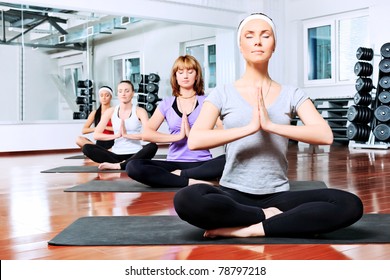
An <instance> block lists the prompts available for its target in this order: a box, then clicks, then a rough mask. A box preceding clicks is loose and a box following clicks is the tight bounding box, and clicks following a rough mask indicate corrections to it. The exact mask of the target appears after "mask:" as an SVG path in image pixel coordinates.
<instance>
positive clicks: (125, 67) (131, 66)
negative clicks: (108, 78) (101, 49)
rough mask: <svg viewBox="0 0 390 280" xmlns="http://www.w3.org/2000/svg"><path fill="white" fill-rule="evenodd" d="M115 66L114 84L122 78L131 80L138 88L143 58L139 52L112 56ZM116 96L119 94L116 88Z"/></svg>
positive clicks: (135, 87)
mask: <svg viewBox="0 0 390 280" xmlns="http://www.w3.org/2000/svg"><path fill="white" fill-rule="evenodd" d="M112 66H113V86H114V88H116V86H117V85H118V84H119V82H120V81H122V80H130V81H131V82H132V83H133V85H134V90H135V91H137V90H138V83H139V77H140V74H141V59H140V55H139V53H132V54H126V55H121V56H116V57H113V58H112ZM114 96H117V93H116V90H114Z"/></svg>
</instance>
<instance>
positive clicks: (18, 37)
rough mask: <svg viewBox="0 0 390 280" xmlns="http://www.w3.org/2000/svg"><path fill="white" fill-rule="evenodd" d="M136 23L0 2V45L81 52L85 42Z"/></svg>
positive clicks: (126, 18)
mask: <svg viewBox="0 0 390 280" xmlns="http://www.w3.org/2000/svg"><path fill="white" fill-rule="evenodd" d="M137 21H140V20H139V19H135V18H131V17H124V16H121V17H113V16H108V15H99V14H96V13H86V12H79V11H74V10H63V9H55V8H47V7H39V6H30V5H19V4H11V3H5V2H0V35H1V36H0V44H8V45H14V44H24V45H26V46H32V47H44V48H55V49H76V50H85V48H86V44H87V39H88V38H91V37H93V38H94V39H97V38H100V37H102V36H107V35H110V34H112V33H113V32H120V31H121V30H126V29H127V27H126V25H128V24H130V23H135V22H137Z"/></svg>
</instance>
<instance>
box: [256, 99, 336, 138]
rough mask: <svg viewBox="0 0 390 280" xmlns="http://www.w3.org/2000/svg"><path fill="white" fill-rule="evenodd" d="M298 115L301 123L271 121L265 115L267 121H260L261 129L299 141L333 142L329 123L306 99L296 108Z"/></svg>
mask: <svg viewBox="0 0 390 280" xmlns="http://www.w3.org/2000/svg"><path fill="white" fill-rule="evenodd" d="M297 113H298V116H299V118H300V119H301V121H302V123H303V125H281V124H275V123H272V122H271V121H270V120H269V118H268V115H267V119H268V120H267V121H265V122H264V124H263V122H262V129H263V130H265V131H267V132H270V133H275V134H278V135H280V136H284V137H287V138H289V139H293V140H296V141H300V142H305V143H308V144H316V145H330V144H332V142H333V132H332V130H331V128H330V126H329V124H328V123H327V122H326V121H325V120H324V118H323V117H322V116H321V114H320V113H319V112H318V111H317V109H316V108H315V107H314V105H313V103H312V102H311V100H309V99H307V100H306V101H304V102H303V103H302V104H301V105H300V106H299V108H298V112H297Z"/></svg>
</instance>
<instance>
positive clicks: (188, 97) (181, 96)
mask: <svg viewBox="0 0 390 280" xmlns="http://www.w3.org/2000/svg"><path fill="white" fill-rule="evenodd" d="M195 95H196V92H194V94H193V95H191V96H186V97H184V96H183V95H180V96H179V97H180V98H183V99H190V98H192V97H194V96H195Z"/></svg>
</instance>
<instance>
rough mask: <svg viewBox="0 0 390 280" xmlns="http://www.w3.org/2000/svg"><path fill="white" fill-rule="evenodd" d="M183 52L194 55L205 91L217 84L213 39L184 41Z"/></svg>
mask: <svg viewBox="0 0 390 280" xmlns="http://www.w3.org/2000/svg"><path fill="white" fill-rule="evenodd" d="M184 47H185V53H186V54H190V55H192V56H194V57H195V58H196V59H197V60H198V61H199V63H200V65H201V67H202V71H203V78H204V84H205V91H206V92H208V90H209V89H212V88H215V87H216V85H217V60H216V45H215V40H214V39H205V40H197V41H191V42H186V43H184Z"/></svg>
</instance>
